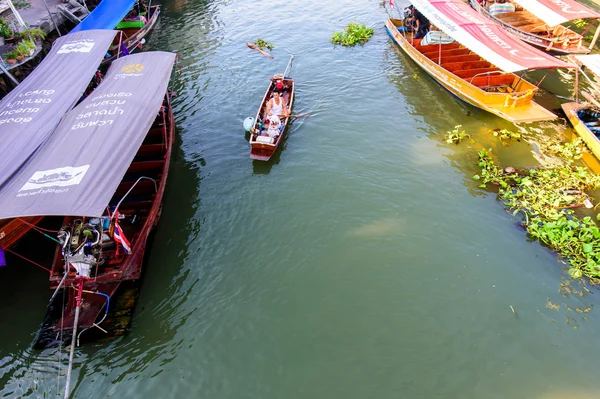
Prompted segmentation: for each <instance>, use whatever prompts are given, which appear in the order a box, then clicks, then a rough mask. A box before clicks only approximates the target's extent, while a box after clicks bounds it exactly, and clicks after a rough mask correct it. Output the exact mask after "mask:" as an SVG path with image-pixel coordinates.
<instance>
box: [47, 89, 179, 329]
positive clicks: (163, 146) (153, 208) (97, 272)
mask: <svg viewBox="0 0 600 399" xmlns="http://www.w3.org/2000/svg"><path fill="white" fill-rule="evenodd" d="M174 127H175V124H174V120H173V110H172V108H171V103H170V99H169V95H167V96H166V97H165V101H164V103H163V107H162V108H161V110H160V112H159V114H158V116H157V117H156V120H155V121H154V123H153V125H152V128H151V129H150V130H149V131H148V134H147V136H146V138H145V140H144V143H143V144H142V146H141V147H140V148H139V150H138V152H137V155H136V156H135V159H134V161H133V162H132V163H131V165H130V166H129V168H128V169H127V173H126V174H125V176H124V177H123V179H122V181H121V183H120V184H119V187H118V188H117V191H116V192H115V195H114V196H113V199H112V200H111V202H110V204H109V207H114V206H116V205H117V204H119V206H118V213H119V216H120V222H119V225H120V227H121V229H122V231H123V233H124V235H125V236H126V237H127V238H128V239H129V243H130V247H131V253H130V254H127V253H126V252H125V251H124V250H123V249H120V250H117V247H118V244H117V243H116V242H115V239H114V223H112V222H111V225H110V227H109V228H108V229H105V228H104V227H107V226H106V225H105V226H102V225H101V224H99V222H100V223H102V222H104V221H105V220H108V219H109V216H108V215H106V217H105V218H102V219H98V218H87V217H75V216H68V217H65V219H64V223H63V228H62V229H61V231H62V234H61V235H60V237H62V238H60V239H61V240H66V239H67V238H68V241H65V242H64V244H63V245H64V247H60V246H59V247H57V248H56V252H55V255H54V261H53V263H52V268H51V273H50V288H52V289H56V288H57V287H58V286H59V284H62V286H64V287H68V288H67V292H68V301H67V305H66V307H65V311H64V317H63V318H62V319H60V320H57V321H56V322H55V324H54V329H55V330H57V331H58V330H65V331H67V330H68V331H70V330H71V329H72V328H73V323H74V316H75V311H74V310H75V306H76V296H77V292H76V290H74V289H70V287H75V285H76V283H77V281H78V280H79V277H78V276H77V273H76V272H75V271H74V270H71V271H69V273H68V274H67V275H66V277H65V275H64V270H65V260H64V257H63V252H64V251H65V249H66V248H70V249H71V250H72V251H74V253H73V254H72V255H71V257H70V258H69V261H70V262H74V261H75V259H74V257H75V256H78V255H77V254H76V252H77V248H78V247H80V246H81V245H82V244H83V243H85V242H86V241H87V242H90V232H91V233H92V234H93V239H94V240H95V241H93V242H94V245H92V246H91V247H90V250H89V253H90V255H92V256H94V257H96V259H97V264H96V267H95V268H94V269H93V270H92V271H91V275H90V278H89V279H86V280H85V282H84V283H83V289H84V293H83V301H84V302H85V304H86V306H84V307H82V308H81V311H80V314H79V322H78V327H79V328H81V329H86V328H90V327H92V326H93V325H94V323H95V322H97V321H98V319H99V318H101V314H102V313H103V312H104V311H105V307H106V297H105V296H103V295H99V294H97V293H98V292H100V293H103V294H105V295H108V296H109V297H112V296H113V294H114V293H115V292H116V291H117V289H118V288H119V286H120V284H121V283H122V282H123V281H127V280H137V279H139V278H140V277H141V272H142V262H143V260H144V254H145V250H146V245H147V240H148V236H149V235H150V233H151V231H152V230H153V228H154V227H155V226H156V225H157V223H158V219H159V217H160V211H161V206H162V197H163V193H164V191H165V186H166V182H167V176H168V172H169V162H170V160H171V149H172V146H173V140H174ZM141 177H144V178H145V179H143V180H139V181H138V179H140V178H141ZM130 190H131V191H130ZM94 219H95V220H94ZM109 229H110V232H109ZM59 234H60V233H59ZM63 279H64V281H63Z"/></svg>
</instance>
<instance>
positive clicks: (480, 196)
mask: <svg viewBox="0 0 600 399" xmlns="http://www.w3.org/2000/svg"><path fill="white" fill-rule="evenodd" d="M387 16H388V14H387V12H386V10H385V9H384V8H383V7H382V6H381V1H379V0H377V1H374V0H371V1H368V0H360V1H357V0H352V1H350V0H338V1H335V2H324V1H315V0H303V1H300V0H292V1H283V0H273V1H270V2H257V1H251V0H230V1H215V2H206V1H201V0H190V1H185V0H173V1H167V2H166V3H165V4H164V11H163V14H162V17H161V21H160V26H159V27H158V28H157V30H156V31H155V32H154V33H153V34H152V37H151V38H150V39H149V40H148V45H147V46H146V47H147V48H150V49H155V50H156V49H161V50H172V51H175V52H177V53H178V54H179V55H180V57H181V74H179V75H176V76H175V78H174V80H173V82H172V83H173V88H174V89H175V90H176V91H177V93H178V97H177V99H176V100H175V103H176V113H177V126H178V142H177V149H176V154H175V159H174V163H173V167H172V173H171V175H170V181H169V186H168V191H167V193H166V197H165V202H164V211H163V216H162V219H161V222H160V225H159V227H158V231H157V234H156V238H155V241H154V243H153V245H152V246H151V248H150V251H151V257H150V262H149V264H148V267H147V274H146V276H145V281H144V284H143V287H142V292H141V298H140V303H139V306H138V309H137V311H136V314H135V319H134V325H133V331H132V332H131V333H130V334H129V335H127V336H125V337H121V338H118V339H117V340H115V341H112V342H109V343H97V344H92V345H88V346H85V347H82V348H80V349H78V351H77V355H76V361H77V363H76V367H75V371H74V372H75V378H76V380H77V384H76V387H75V389H76V393H75V396H76V397H79V398H107V397H115V398H147V399H149V398H192V397H203V398H236V399H239V398H260V399H269V398H273V399H275V398H277V399H279V398H284V397H285V398H328V399H336V398H340V399H342V398H343V399H349V398H357V399H358V398H361V399H362V398H367V397H370V398H399V397H401V398H415V399H435V398H440V399H480V398H486V399H515V398H524V399H529V398H541V399H566V398H569V399H590V398H597V397H599V396H600V380H598V378H597V373H596V368H597V364H598V363H597V355H596V351H595V350H594V345H595V338H596V337H597V330H598V328H599V327H600V319H599V316H598V313H597V311H596V310H595V309H593V310H592V311H590V312H588V313H579V312H578V311H577V310H576V309H577V308H579V309H584V308H586V307H588V306H594V305H596V304H597V302H598V300H597V296H596V295H595V294H597V291H596V289H594V288H590V291H591V293H588V292H587V291H586V290H585V289H583V288H582V287H580V286H579V284H578V283H571V282H570V281H569V280H568V279H567V278H566V277H565V276H566V275H565V273H564V270H563V267H564V265H562V264H560V263H559V262H557V260H556V257H555V256H554V255H553V254H552V253H551V252H549V251H548V250H546V249H545V248H543V247H541V246H540V245H538V244H537V243H535V242H529V241H528V240H527V238H526V236H525V234H524V232H523V230H522V229H520V228H519V227H518V220H517V219H515V218H513V217H511V215H509V214H508V213H506V212H505V211H504V209H503V208H502V206H501V204H500V203H498V202H497V201H496V200H495V197H494V195H492V194H489V193H486V192H485V191H481V190H480V189H478V188H477V185H476V184H475V183H474V182H473V181H472V180H471V176H472V175H473V174H474V173H475V172H476V168H475V165H474V161H475V159H476V153H475V149H477V148H480V147H481V146H485V147H492V148H494V152H495V153H496V154H497V155H498V156H499V158H500V161H501V162H502V163H503V164H511V165H512V166H516V167H519V166H526V165H535V164H536V163H537V160H536V154H535V142H536V140H538V138H539V137H543V135H551V134H561V133H562V132H565V131H566V130H568V125H567V123H566V122H565V121H564V120H560V119H559V120H557V121H554V122H546V123H542V124H535V125H532V126H531V128H530V129H529V130H528V131H529V133H528V141H529V142H522V143H517V144H513V145H511V146H509V147H505V146H503V145H501V143H499V142H498V141H495V140H494V139H493V138H492V137H491V136H489V135H488V134H486V132H487V130H488V129H492V128H497V127H509V128H510V127H511V125H510V124H508V123H507V122H504V121H502V120H500V119H498V118H496V117H494V116H491V115H489V114H486V113H484V112H482V111H479V110H477V109H474V108H471V107H469V106H467V105H465V104H463V103H461V102H460V101H459V100H457V99H455V98H453V97H451V95H450V94H449V93H447V92H446V91H445V90H444V89H442V88H441V87H440V86H439V85H437V84H436V83H435V82H434V81H432V80H431V79H430V78H428V77H427V76H426V75H425V74H424V73H423V72H421V71H420V70H419V68H418V67H417V66H416V65H415V64H414V63H412V62H411V61H410V60H409V59H408V58H407V57H406V56H405V55H404V54H402V53H401V52H400V51H399V50H398V49H397V48H396V47H395V46H394V44H393V43H392V41H391V40H390V39H389V38H388V36H387V34H386V32H385V28H384V26H383V21H384V19H385V18H387ZM354 19H357V20H358V21H359V22H363V23H366V24H367V25H371V26H373V27H374V28H375V35H374V36H373V38H372V39H371V41H370V42H369V43H367V44H366V45H365V46H364V47H362V48H361V47H358V48H354V49H346V48H333V46H332V45H330V44H329V38H330V36H331V34H332V32H333V31H334V30H339V29H341V28H342V27H343V26H344V25H346V24H347V23H348V22H349V21H352V20H354ZM258 37H261V38H263V39H265V40H267V41H270V42H272V43H273V44H274V45H275V46H276V47H277V48H276V49H275V50H274V52H273V54H274V55H275V59H273V60H269V59H267V58H264V57H262V56H261V55H259V54H258V53H256V52H253V51H251V50H249V49H247V48H246V46H245V42H246V41H254V40H255V39H256V38H258ZM292 53H293V54H294V55H295V57H296V59H295V61H294V64H293V69H292V75H293V77H294V78H295V79H296V82H297V93H296V94H297V99H296V103H295V112H296V113H304V112H308V113H310V116H309V117H308V118H303V119H298V120H296V121H294V123H293V125H292V126H291V129H290V130H289V136H288V137H287V139H286V141H285V142H284V143H283V148H282V150H281V151H280V152H279V153H278V155H276V156H275V158H274V160H273V162H271V163H269V164H263V163H257V162H256V163H253V162H252V161H250V159H249V156H248V152H249V148H248V145H247V142H246V141H245V140H244V134H243V130H242V121H243V120H244V118H245V117H247V116H251V115H254V114H255V112H256V107H257V106H258V102H259V101H260V99H261V98H262V95H263V94H264V91H265V88H266V84H267V79H268V78H269V77H270V76H271V75H272V74H274V73H277V72H282V71H283V69H284V68H285V66H286V64H287V61H288V58H289V55H290V54H292ZM558 79H560V80H561V81H560V82H558ZM569 79H571V80H569ZM546 84H547V85H549V86H548V87H549V88H550V89H552V90H553V91H555V92H557V93H559V94H561V95H568V93H569V90H570V89H569V85H571V84H572V78H570V77H568V76H563V75H561V74H554V75H551V76H549V77H548V78H547V80H546ZM540 100H541V101H546V103H547V104H548V106H550V107H553V108H557V107H558V103H555V102H554V101H553V100H552V97H551V96H550V95H543V96H541V97H540ZM457 124H462V125H463V126H464V127H465V128H466V129H467V130H468V132H469V133H471V135H472V136H473V138H474V139H475V140H476V142H477V143H476V144H465V145H461V146H450V145H447V144H446V143H444V141H443V134H444V133H445V132H446V131H447V130H450V129H452V127H453V126H454V125H457ZM513 128H514V127H513ZM51 247H52V245H50V250H51ZM44 248H45V247H44ZM19 267H20V268H16V267H7V268H4V269H3V270H0V276H1V279H2V283H1V286H0V287H1V288H2V291H3V295H2V298H3V299H4V300H3V301H2V303H1V304H0V312H1V313H0V314H1V315H2V327H3V328H2V329H0V389H1V390H0V396H1V397H11V398H16V397H27V398H51V397H57V392H59V391H62V384H63V383H64V373H65V368H66V363H65V362H64V359H66V351H65V350H63V351H62V352H58V351H57V350H55V349H53V350H46V351H41V352H40V351H34V350H32V349H31V345H32V341H33V339H34V337H35V332H36V329H37V327H38V325H39V323H40V322H41V320H42V318H43V315H44V311H45V304H46V301H47V300H48V297H49V292H48V291H47V289H46V287H47V282H46V275H45V274H44V272H43V271H41V270H39V269H35V268H33V267H30V266H27V265H25V266H19ZM555 305H558V306H559V308H558V309H556V306H555ZM511 306H512V307H513V309H514V310H515V311H516V314H515V313H513V311H512V310H511ZM58 359H63V362H62V363H59V362H58V361H57V360H58ZM59 383H60V384H61V386H59V385H58V384H59Z"/></svg>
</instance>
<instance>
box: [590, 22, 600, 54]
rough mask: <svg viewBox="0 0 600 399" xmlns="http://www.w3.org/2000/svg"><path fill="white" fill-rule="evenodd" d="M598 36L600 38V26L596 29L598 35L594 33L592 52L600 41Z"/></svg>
mask: <svg viewBox="0 0 600 399" xmlns="http://www.w3.org/2000/svg"><path fill="white" fill-rule="evenodd" d="M598 36H600V24H599V25H598V27H597V28H596V33H594V38H593V39H592V44H590V47H589V49H590V50H591V49H593V48H594V46H595V45H596V41H598Z"/></svg>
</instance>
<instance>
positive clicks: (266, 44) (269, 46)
mask: <svg viewBox="0 0 600 399" xmlns="http://www.w3.org/2000/svg"><path fill="white" fill-rule="evenodd" d="M254 44H255V45H256V47H258V48H259V49H261V50H264V49H267V50H269V51H272V50H273V49H274V48H275V46H273V44H272V43H271V42H266V41H264V40H263V39H261V38H258V39H256V41H255V42H254Z"/></svg>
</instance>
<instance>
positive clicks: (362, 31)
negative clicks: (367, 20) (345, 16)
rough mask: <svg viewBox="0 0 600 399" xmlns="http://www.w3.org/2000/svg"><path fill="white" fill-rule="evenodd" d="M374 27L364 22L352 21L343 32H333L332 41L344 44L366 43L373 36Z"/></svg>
mask: <svg viewBox="0 0 600 399" xmlns="http://www.w3.org/2000/svg"><path fill="white" fill-rule="evenodd" d="M373 33H374V31H373V29H371V28H368V27H367V26H365V25H364V24H359V23H356V22H350V23H349V24H348V26H346V28H344V30H343V31H341V32H333V36H332V37H331V43H333V44H341V45H342V46H356V45H357V44H365V43H366V42H368V41H369V39H370V38H371V36H373Z"/></svg>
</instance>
